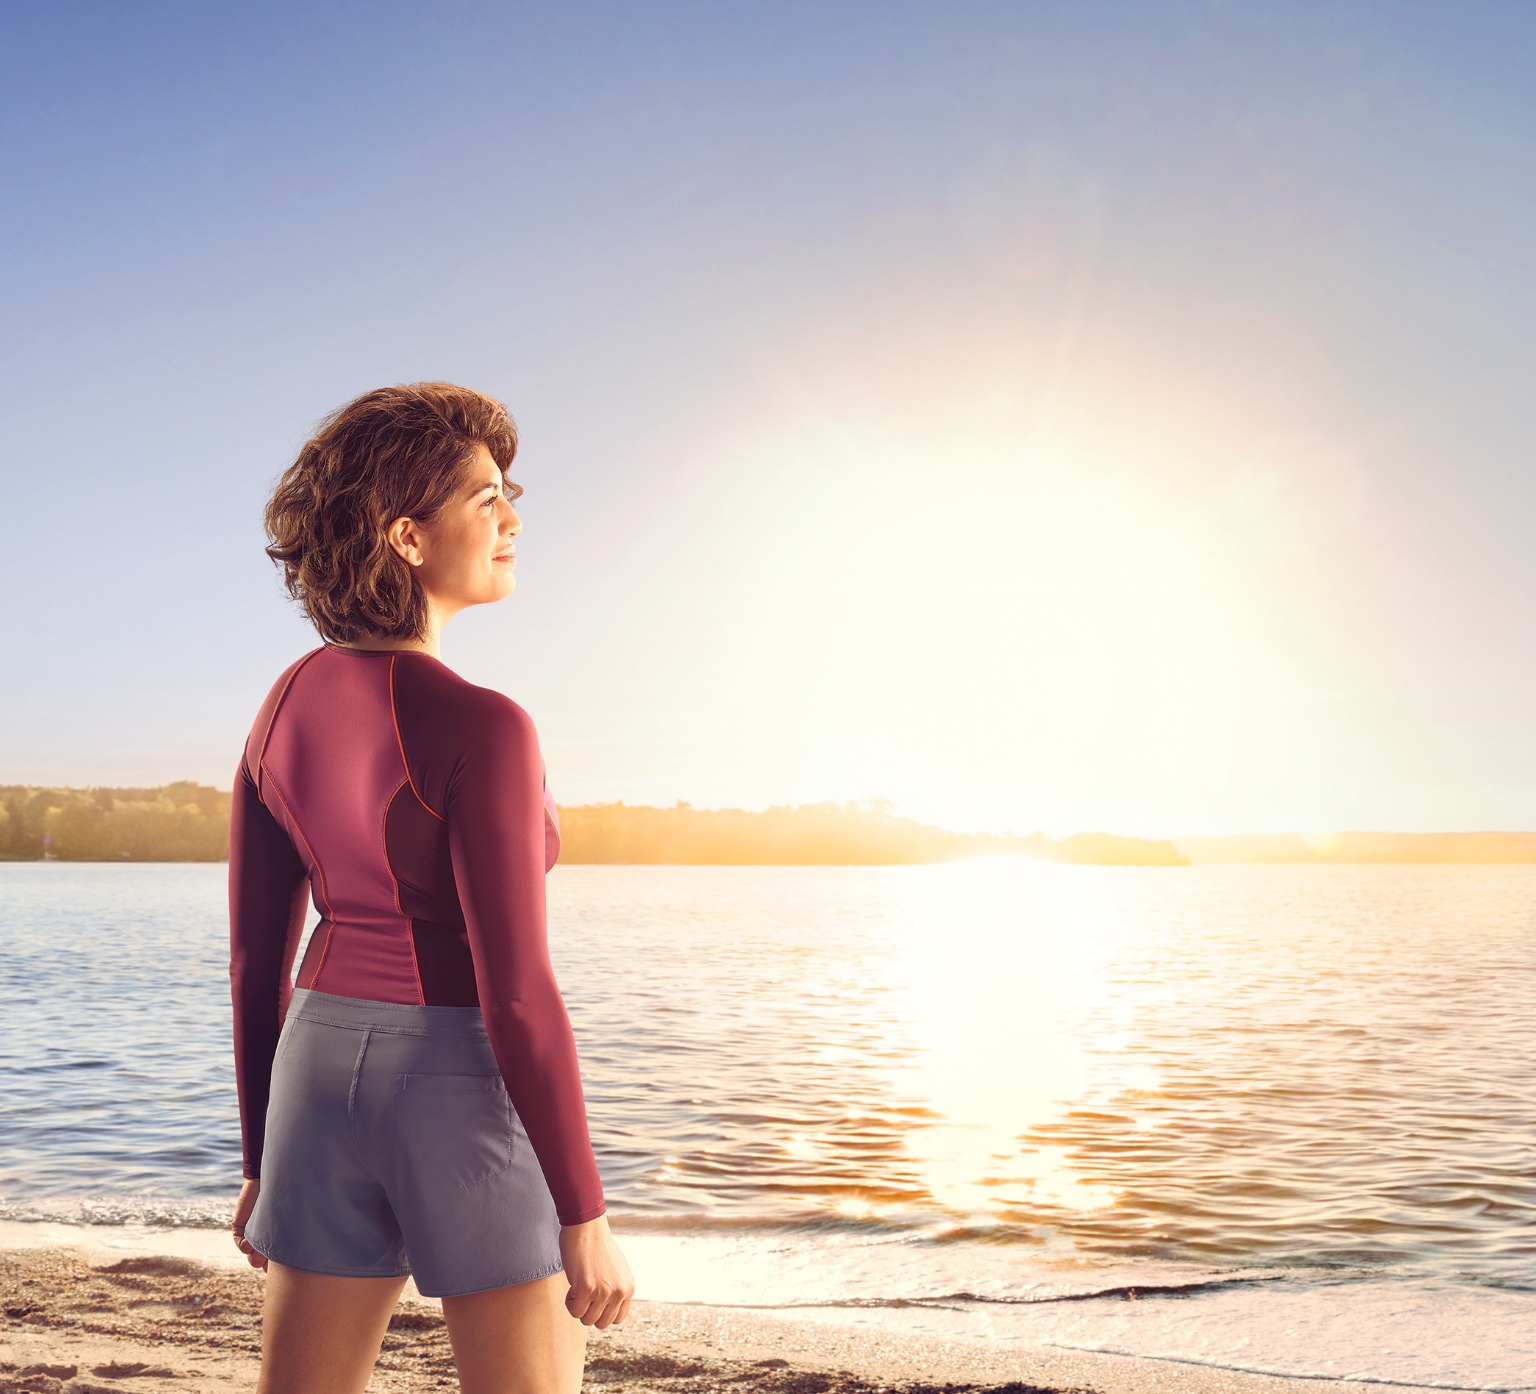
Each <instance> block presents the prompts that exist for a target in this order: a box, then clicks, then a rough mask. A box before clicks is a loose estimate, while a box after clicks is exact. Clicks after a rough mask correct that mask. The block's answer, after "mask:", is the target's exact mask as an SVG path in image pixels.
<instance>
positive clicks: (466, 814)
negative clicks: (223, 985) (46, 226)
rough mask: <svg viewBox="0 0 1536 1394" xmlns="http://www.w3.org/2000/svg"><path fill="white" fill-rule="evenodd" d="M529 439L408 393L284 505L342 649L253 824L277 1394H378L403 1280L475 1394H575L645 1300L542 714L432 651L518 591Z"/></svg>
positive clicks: (491, 414) (243, 992)
mask: <svg viewBox="0 0 1536 1394" xmlns="http://www.w3.org/2000/svg"><path fill="white" fill-rule="evenodd" d="M516 451H517V434H516V429H515V427H514V426H513V424H512V420H511V418H510V417H509V416H508V414H507V411H506V409H505V408H504V407H503V406H502V405H501V404H500V403H499V402H497V401H494V400H492V399H491V398H488V397H485V396H482V395H481V394H479V393H476V392H471V391H468V390H467V389H465V388H461V387H455V386H453V385H451V384H448V383H417V384H415V385H412V386H407V387H394V388H385V389H382V390H380V391H377V392H370V393H367V394H366V395H364V396H362V397H359V398H358V399H357V400H356V401H353V402H350V403H348V404H347V405H346V406H344V407H342V408H340V409H339V410H338V411H336V412H334V413H332V414H331V415H330V416H329V417H327V418H326V419H325V420H324V421H323V422H321V424H320V427H319V429H318V431H317V432H316V434H315V436H314V437H313V438H312V439H311V440H310V441H308V442H307V443H306V444H305V445H304V447H303V449H302V450H301V451H300V452H299V456H298V459H297V460H296V461H295V462H294V464H293V465H292V466H291V467H290V468H289V469H288V470H287V472H286V473H285V474H284V475H283V476H282V478H281V479H280V480H279V482H278V484H277V487H276V490H275V491H274V493H273V495H272V498H271V501H270V502H269V504H268V507H267V515H266V525H267V533H268V536H269V538H270V545H269V546H268V548H267V551H268V553H269V555H270V556H271V557H272V558H273V560H274V561H276V562H277V563H278V564H279V565H280V566H281V568H282V570H283V576H284V580H285V583H286V585H287V587H288V590H289V591H290V593H291V594H292V595H293V596H294V597H295V599H296V600H298V602H299V603H300V605H301V606H302V607H303V610H304V613H305V615H306V616H307V617H308V618H309V620H310V621H311V622H312V623H313V624H314V626H315V628H316V629H317V630H318V631H319V634H320V638H321V639H322V641H323V643H322V644H321V646H320V647H319V648H316V649H315V650H313V651H312V652H310V653H308V654H306V655H305V656H304V657H303V658H301V659H299V661H298V662H296V663H294V664H293V665H292V666H291V667H290V668H289V669H288V670H287V671H286V672H284V673H283V674H282V675H281V676H280V677H279V678H278V680H277V682H276V684H275V685H274V686H273V688H272V690H271V693H270V694H269V695H268V697H267V699H266V701H265V702H264V703H263V704H262V706H261V709H260V711H259V712H258V714H257V717H256V721H255V724H254V726H253V727H252V729H251V734H250V738H249V740H248V742H247V744H246V747H245V751H244V754H243V755H242V757H241V760H240V764H239V768H238V770H237V772H236V777H235V794H234V811H233V817H232V822H231V828H230V863H229V897H230V978H231V984H232V992H233V1000H234V1035H235V1066H236V1077H237V1081H238V1088H239V1096H240V1123H241V1135H242V1143H243V1149H244V1164H245V1165H244V1175H245V1178H246V1180H245V1183H244V1186H243V1187H242V1189H241V1193H240V1200H239V1203H238V1206H237V1209H236V1215H235V1221H234V1232H235V1242H236V1243H237V1244H238V1245H239V1246H240V1248H241V1251H242V1252H244V1253H245V1254H247V1255H248V1256H249V1258H250V1261H251V1263H252V1264H253V1265H255V1266H257V1267H260V1268H265V1269H266V1270H267V1283H266V1296H265V1306H264V1312H263V1330H262V1369H261V1383H260V1387H259V1388H260V1394H359V1391H361V1390H362V1389H363V1387H364V1386H365V1384H366V1383H367V1381H368V1377H369V1374H370V1372H371V1371H372V1368H373V1364H374V1360H375V1358H376V1357H377V1355H378V1351H379V1346H380V1342H381V1341H382V1339H383V1335H384V1331H385V1329H386V1327H387V1325H388V1322H389V1318H390V1314H391V1313H392V1312H393V1310H394V1307H395V1303H396V1301H397V1299H398V1298H399V1295H400V1292H401V1289H402V1288H403V1287H404V1285H405V1281H406V1277H407V1275H413V1276H414V1277H415V1280H416V1284H417V1287H418V1288H419V1289H420V1290H421V1292H422V1293H423V1295H425V1296H428V1297H440V1298H442V1300H443V1315H444V1317H445V1319H446V1321H447V1325H448V1332H449V1335H450V1337H451V1339H452V1343H453V1353H454V1360H455V1363H456V1365H457V1367H458V1373H459V1380H460V1384H461V1386H462V1388H463V1389H464V1390H465V1391H466V1392H467V1394H492V1391H495V1392H496V1394H501V1392H502V1391H519V1392H521V1391H528V1394H533V1392H534V1391H538V1394H575V1391H577V1390H578V1389H579V1388H580V1385H581V1377H582V1366H583V1358H584V1353H585V1345H586V1327H587V1326H597V1327H606V1326H608V1325H610V1324H612V1323H614V1322H619V1321H622V1320H623V1319H624V1316H625V1314H626V1312H627V1311H628V1307H629V1302H630V1297H631V1294H632V1293H633V1291H634V1284H633V1281H632V1279H631V1277H630V1273H629V1268H628V1265H627V1264H626V1263H625V1260H624V1257H623V1255H622V1254H621V1253H620V1252H619V1250H618V1247H617V1246H616V1245H615V1244H614V1242H613V1239H612V1236H611V1235H610V1234H609V1231H608V1223H607V1219H606V1215H605V1204H604V1200H603V1190H602V1183H601V1181H600V1180H599V1177H598V1172H597V1164H596V1162H595V1160H594V1158H593V1155H592V1145H591V1142H590V1140H589V1137H588V1131H587V1118H586V1107H585V1102H584V1100H583V1096H582V1089H581V1077H580V1074H579V1071H578V1067H577V1059H576V1047H575V1042H574V1039H573V1037H572V1034H571V1027H570V1022H569V1019H568V1018H567V1016H566V1012H565V1006H564V1003H563V1002H562V1000H561V997H560V992H559V989H558V987H557V986H556V983H555V978H554V973H553V971H552V969H551V967H550V961H549V953H548V948H547V945H546V940H545V923H544V877H545V874H546V873H547V871H548V870H549V868H550V867H552V866H553V865H554V862H555V859H556V857H557V856H558V855H559V848H560V833H559V824H558V820H557V816H556V812H555V805H554V801H553V799H552V798H551V797H550V795H549V791H548V788H547V785H546V781H545V778H544V766H543V760H542V757H541V756H540V753H539V746H538V740H537V737H536V735H535V732H534V729H533V723H532V722H531V721H530V720H529V718H528V716H527V714H526V713H525V712H524V711H523V710H522V709H521V708H520V707H518V706H517V705H516V704H514V703H513V702H511V701H510V700H508V699H507V698H506V697H504V696H502V695H501V694H500V693H498V692H494V691H491V690H489V689H487V688H482V687H476V686H474V685H472V684H470V683H468V682H466V681H464V680H463V679H462V678H460V677H458V676H457V675H456V674H455V673H453V672H452V671H451V670H450V669H449V668H447V667H446V666H445V665H444V664H443V663H442V662H441V660H440V658H439V656H438V654H439V637H440V634H441V632H442V627H443V625H444V623H445V622H446V621H447V620H448V619H450V618H451V617H452V616H453V615H455V614H457V613H458V612H459V611H460V610H462V609H465V608H467V607H468V606H471V605H480V604H485V603H488V602H491V601H495V600H502V599H504V598H505V597H506V596H508V595H510V594H511V592H512V590H513V587H514V584H515V583H514V579H513V574H512V573H513V566H514V565H515V556H514V551H513V538H514V537H516V536H517V534H518V533H519V531H520V530H521V524H520V522H519V520H518V517H517V514H516V513H515V512H514V511H513V508H512V501H513V500H514V499H515V498H516V497H517V495H518V494H519V493H520V492H521V490H520V489H519V488H518V486H517V485H515V484H512V483H511V482H510V481H509V480H508V479H507V470H508V468H509V467H510V466H511V463H512V459H513V456H514V455H515V454H516ZM311 900H312V901H313V903H314V905H315V908H316V911H317V912H318V914H319V915H320V923H319V925H318V926H317V928H316V930H315V932H314V934H313V935H312V936H311V938H310V941H309V946H308V949H307V950H306V952H305V954H304V960H303V962H302V963H301V964H300V965H299V971H298V977H297V980H296V986H295V987H292V988H290V976H291V974H292V970H293V963H294V959H295V957H296V955H297V950H298V947H299V939H300V936H301V933H302V930H303V926H304V922H305V919H306V912H307V907H308V903H309V902H310V901H311Z"/></svg>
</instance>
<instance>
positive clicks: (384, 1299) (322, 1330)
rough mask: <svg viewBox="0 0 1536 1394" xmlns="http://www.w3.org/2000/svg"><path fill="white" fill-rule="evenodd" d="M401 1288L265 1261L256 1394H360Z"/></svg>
mask: <svg viewBox="0 0 1536 1394" xmlns="http://www.w3.org/2000/svg"><path fill="white" fill-rule="evenodd" d="M404 1287H405V1279H404V1278H333V1277H331V1276H330V1275H328V1274H325V1273H303V1272H300V1271H299V1270H298V1269H297V1268H284V1267H283V1265H282V1264H280V1263H269V1264H268V1265H267V1292H266V1297H265V1299H264V1301H263V1304H262V1310H261V1379H260V1381H259V1382H258V1383H257V1385H256V1394H362V1390H363V1386H364V1385H366V1384H367V1383H368V1376H369V1375H371V1374H372V1373H373V1362H374V1361H375V1360H377V1359H378V1356H379V1344H380V1342H382V1341H383V1339H384V1332H385V1330H386V1328H387V1327H388V1326H389V1318H390V1314H391V1313H392V1312H393V1311H394V1310H395V1303H396V1302H398V1301H399V1300H400V1292H401V1290H402V1289H403V1288H404ZM578 1325H579V1323H578Z"/></svg>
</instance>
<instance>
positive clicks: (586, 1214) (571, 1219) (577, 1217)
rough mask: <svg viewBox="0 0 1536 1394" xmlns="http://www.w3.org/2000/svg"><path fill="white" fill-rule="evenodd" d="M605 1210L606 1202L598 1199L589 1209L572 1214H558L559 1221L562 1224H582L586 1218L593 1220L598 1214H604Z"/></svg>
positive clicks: (606, 1210) (606, 1208)
mask: <svg viewBox="0 0 1536 1394" xmlns="http://www.w3.org/2000/svg"><path fill="white" fill-rule="evenodd" d="M607 1212H608V1202H607V1201H606V1200H603V1201H599V1202H598V1203H597V1205H595V1206H594V1207H593V1208H592V1209H590V1210H579V1211H577V1212H576V1214H574V1215H562V1216H560V1223H561V1224H562V1225H584V1224H586V1223H587V1221H588V1220H595V1219H596V1218H597V1217H598V1216H599V1215H605V1214H607Z"/></svg>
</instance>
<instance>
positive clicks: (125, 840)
mask: <svg viewBox="0 0 1536 1394" xmlns="http://www.w3.org/2000/svg"><path fill="white" fill-rule="evenodd" d="M229 805H230V796H229V795H228V794H227V793H224V792H223V791H222V790H219V789H212V788H209V787H208V786H207V785H206V784H193V783H191V782H190V781H185V780H184V781H182V782H180V783H178V784H166V785H162V786H161V787H160V788H157V789H35V788H28V787H25V786H23V785H0V860H7V861H36V860H39V859H41V858H44V857H53V858H57V859H58V860H59V861H69V862H103V861H108V862H118V861H128V862H218V861H223V860H225V859H226V858H227V857H228V856H229ZM560 833H561V852H560V860H561V861H562V862H564V863H566V864H567V865H570V864H573V863H582V862H587V863H591V862H606V863H652V864H669V863H670V864H673V865H695V866H696V865H710V864H713V865H738V866H740V865H757V866H775V865H777V866H808V865H810V866H816V865H821V866H891V865H904V864H910V863H913V862H945V861H953V860H955V859H957V858H960V857H974V856H982V855H986V854H988V853H997V852H1005V853H1013V854H1016V855H1022V856H1027V857H1037V858H1041V859H1045V860H1050V861H1070V862H1095V863H1101V864H1109V865H1137V866H1177V865H1185V864H1186V862H1185V859H1184V857H1183V856H1182V854H1181V853H1180V852H1179V851H1178V850H1177V849H1176V848H1175V847H1174V846H1173V844H1172V843H1168V842H1149V841H1145V840H1143V839H1139V838H1127V837H1113V836H1110V835H1109V834H1106V833H1082V834H1079V835H1078V836H1077V837H1074V838H1067V839H1066V840H1065V841H1063V842H1053V841H1052V840H1051V839H1050V838H1048V837H1046V836H1045V835H1044V834H1043V833H1033V834H1031V835H1030V836H1028V837H1015V836H1012V835H1011V834H1009V835H1002V836H995V835H992V834H987V833H952V832H947V831H946V830H945V829H943V828H935V827H929V826H927V825H926V824H923V823H916V822H914V821H913V820H912V819H910V818H898V817H896V816H895V815H894V813H893V810H892V807H891V805H890V804H888V803H886V802H884V801H883V800H872V801H869V802H866V803H862V804H846V805H839V804H833V803H823V804H806V805H803V806H801V807H798V808H790V807H780V808H770V809H766V810H764V811H763V812H761V813H748V812H746V811H744V810H742V809H739V808H721V809H706V808H693V807H692V806H691V805H689V804H686V803H678V804H676V805H674V806H673V807H671V808H650V807H646V806H644V805H640V806H635V805H631V804H624V803H607V804H585V805H581V806H578V807H572V808H562V809H561V810H560Z"/></svg>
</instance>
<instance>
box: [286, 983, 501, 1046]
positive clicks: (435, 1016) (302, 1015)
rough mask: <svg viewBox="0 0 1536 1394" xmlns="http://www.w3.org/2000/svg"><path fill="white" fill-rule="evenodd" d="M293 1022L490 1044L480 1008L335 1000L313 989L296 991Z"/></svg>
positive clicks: (359, 998) (345, 998)
mask: <svg viewBox="0 0 1536 1394" xmlns="http://www.w3.org/2000/svg"><path fill="white" fill-rule="evenodd" d="M288 1016H289V1018H290V1019H295V1018H296V1019H298V1020H301V1021H317V1022H320V1023H321V1024H323V1025H325V1026H343V1027H346V1028H348V1029H349V1030H352V1031H384V1032H388V1033H390V1034H392V1035H396V1036H469V1037H472V1038H473V1039H475V1040H480V1041H489V1040H490V1037H489V1035H487V1034H486V1030H485V1018H484V1017H483V1016H482V1015H481V1014H480V1008H479V1007H423V1006H421V1005H419V1004H418V1003H415V1002H372V1001H369V1000H368V999H367V998H366V997H336V996H334V995H333V994H331V993H329V992H316V991H315V990H314V989H313V988H309V987H300V988H295V989H294V992H293V1001H292V1002H291V1003H290V1004H289V1007H288Z"/></svg>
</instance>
